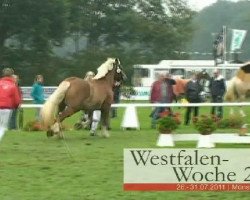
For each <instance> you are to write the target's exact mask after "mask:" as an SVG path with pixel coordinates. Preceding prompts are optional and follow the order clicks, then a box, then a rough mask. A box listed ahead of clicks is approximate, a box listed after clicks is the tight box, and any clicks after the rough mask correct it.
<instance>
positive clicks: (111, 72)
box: [41, 58, 126, 137]
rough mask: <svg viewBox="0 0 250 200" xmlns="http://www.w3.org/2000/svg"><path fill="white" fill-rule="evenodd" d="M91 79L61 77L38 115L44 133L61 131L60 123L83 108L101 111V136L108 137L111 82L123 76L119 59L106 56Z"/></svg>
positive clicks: (88, 110)
mask: <svg viewBox="0 0 250 200" xmlns="http://www.w3.org/2000/svg"><path fill="white" fill-rule="evenodd" d="M97 71H98V73H97V74H96V76H95V77H94V78H93V80H91V81H85V80H84V79H81V78H77V77H70V78H67V79H65V80H63V81H62V82H61V83H60V85H59V86H58V88H57V89H56V90H55V92H54V93H53V94H52V95H51V96H50V97H49V98H48V100H47V101H46V102H45V104H44V105H43V108H42V109H41V118H42V122H43V125H44V128H45V130H47V136H53V135H54V134H58V135H59V137H63V135H62V133H61V126H60V123H61V122H62V121H63V120H64V119H65V118H66V117H70V116H71V115H73V114H74V113H76V112H78V111H80V110H84V111H85V112H89V113H92V112H93V111H94V110H101V125H102V135H103V136H104V137H109V133H108V131H107V127H108V125H109V110H110V107H111V103H112V102H113V91H112V88H113V85H114V82H115V81H122V79H123V77H124V76H126V75H125V74H124V72H123V71H122V67H121V64H120V61H119V59H117V58H108V59H107V61H106V62H104V63H103V64H102V65H101V66H100V67H99V68H98V69H97Z"/></svg>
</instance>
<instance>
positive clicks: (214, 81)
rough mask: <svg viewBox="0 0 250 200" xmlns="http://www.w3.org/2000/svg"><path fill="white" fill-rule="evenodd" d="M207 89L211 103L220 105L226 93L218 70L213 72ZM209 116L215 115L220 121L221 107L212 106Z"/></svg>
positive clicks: (221, 115)
mask: <svg viewBox="0 0 250 200" xmlns="http://www.w3.org/2000/svg"><path fill="white" fill-rule="evenodd" d="M209 89H210V94H211V101H212V103H222V102H223V97H224V94H225V91H226V83H225V79H224V77H223V76H222V75H221V74H220V72H219V70H218V69H216V70H214V77H212V78H211V80H210V82H209ZM211 114H212V115H216V116H217V117H218V118H220V119H221V118H222V117H223V108H222V106H218V107H215V106H213V107H212V109H211Z"/></svg>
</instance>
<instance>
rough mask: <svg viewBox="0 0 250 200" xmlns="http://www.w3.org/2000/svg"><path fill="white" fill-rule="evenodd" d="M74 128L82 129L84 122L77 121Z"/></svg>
mask: <svg viewBox="0 0 250 200" xmlns="http://www.w3.org/2000/svg"><path fill="white" fill-rule="evenodd" d="M74 129H75V130H80V129H82V124H81V123H76V124H75V125H74Z"/></svg>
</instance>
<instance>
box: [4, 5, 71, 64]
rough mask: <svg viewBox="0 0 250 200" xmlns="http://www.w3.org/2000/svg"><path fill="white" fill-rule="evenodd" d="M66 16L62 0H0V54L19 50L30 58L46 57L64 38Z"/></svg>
mask: <svg viewBox="0 0 250 200" xmlns="http://www.w3.org/2000/svg"><path fill="white" fill-rule="evenodd" d="M66 14H67V12H66V5H65V2H64V1H63V0H43V1H33V0H22V1H19V0H1V1H0V49H1V51H2V52H5V50H6V48H8V49H14V50H15V49H22V50H23V51H29V52H30V55H31V56H32V57H33V58H34V56H35V58H39V57H41V56H48V55H49V54H50V53H51V48H52V46H53V45H60V44H61V43H62V41H63V39H64V36H65V32H66V31H65V30H66V29H65V28H66ZM0 61H2V60H0Z"/></svg>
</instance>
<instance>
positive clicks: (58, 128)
mask: <svg viewBox="0 0 250 200" xmlns="http://www.w3.org/2000/svg"><path fill="white" fill-rule="evenodd" d="M74 113H76V111H75V110H74V109H73V108H72V107H69V106H66V107H65V109H64V110H63V111H62V112H60V113H59V115H58V116H57V119H56V122H55V123H54V124H53V125H52V126H51V127H50V129H51V131H52V132H53V133H54V134H56V135H58V137H59V138H64V136H63V133H62V125H61V122H62V121H63V120H64V119H65V118H67V117H70V116H71V115H73V114H74Z"/></svg>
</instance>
